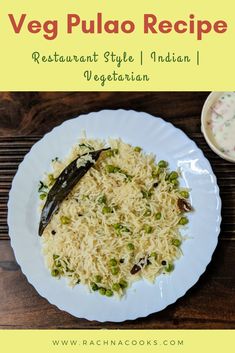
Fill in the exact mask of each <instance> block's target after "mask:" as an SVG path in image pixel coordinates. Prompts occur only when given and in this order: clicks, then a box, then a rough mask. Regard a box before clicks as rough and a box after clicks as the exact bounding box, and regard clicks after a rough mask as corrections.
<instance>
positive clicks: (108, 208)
mask: <svg viewBox="0 0 235 353" xmlns="http://www.w3.org/2000/svg"><path fill="white" fill-rule="evenodd" d="M102 213H103V214H106V213H112V208H111V207H108V206H104V207H103V209H102Z"/></svg>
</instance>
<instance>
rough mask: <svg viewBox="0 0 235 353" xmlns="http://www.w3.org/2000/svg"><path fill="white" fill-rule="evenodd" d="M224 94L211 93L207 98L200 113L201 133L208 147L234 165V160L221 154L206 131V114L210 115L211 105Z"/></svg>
mask: <svg viewBox="0 0 235 353" xmlns="http://www.w3.org/2000/svg"><path fill="white" fill-rule="evenodd" d="M223 93H224V92H211V93H210V94H209V96H208V97H207V99H206V101H205V103H204V105H203V108H202V113H201V131H202V133H203V135H204V137H205V139H206V142H207V143H208V145H209V146H210V148H211V149H212V150H213V151H214V152H215V153H216V154H217V155H218V156H220V157H221V158H223V159H226V160H227V161H229V162H233V163H235V158H232V157H229V156H228V155H227V154H225V153H223V152H221V150H220V149H219V148H218V147H217V146H216V144H215V143H214V142H213V139H212V137H211V136H210V134H209V133H208V130H207V129H206V123H207V121H208V114H209V113H210V108H211V107H212V105H214V104H215V102H216V101H217V100H218V99H219V97H221V95H222V94H223Z"/></svg>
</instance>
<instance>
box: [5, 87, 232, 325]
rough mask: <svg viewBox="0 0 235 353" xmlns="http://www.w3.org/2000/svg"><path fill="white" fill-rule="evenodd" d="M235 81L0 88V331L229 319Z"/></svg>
mask: <svg viewBox="0 0 235 353" xmlns="http://www.w3.org/2000/svg"><path fill="white" fill-rule="evenodd" d="M234 187H235V92H0V291H1V301H0V328H2V329H9V328H11V329H59V328H61V329H92V328H94V329H95V328H96V329H99V328H108V329H117V328H119V329H234V328H235V277H234V268H235V243H234V241H235V191H234Z"/></svg>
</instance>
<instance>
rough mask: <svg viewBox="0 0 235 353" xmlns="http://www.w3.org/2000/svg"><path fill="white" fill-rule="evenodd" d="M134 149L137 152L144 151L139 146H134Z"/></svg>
mask: <svg viewBox="0 0 235 353" xmlns="http://www.w3.org/2000/svg"><path fill="white" fill-rule="evenodd" d="M134 151H135V152H141V151H142V148H141V147H139V146H136V147H135V148H134Z"/></svg>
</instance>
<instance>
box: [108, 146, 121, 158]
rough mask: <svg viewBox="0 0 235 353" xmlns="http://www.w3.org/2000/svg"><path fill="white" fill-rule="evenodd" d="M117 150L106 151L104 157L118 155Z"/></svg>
mask: <svg viewBox="0 0 235 353" xmlns="http://www.w3.org/2000/svg"><path fill="white" fill-rule="evenodd" d="M118 152H119V151H118V149H117V148H114V149H113V150H108V151H106V157H113V156H114V155H115V154H118Z"/></svg>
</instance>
